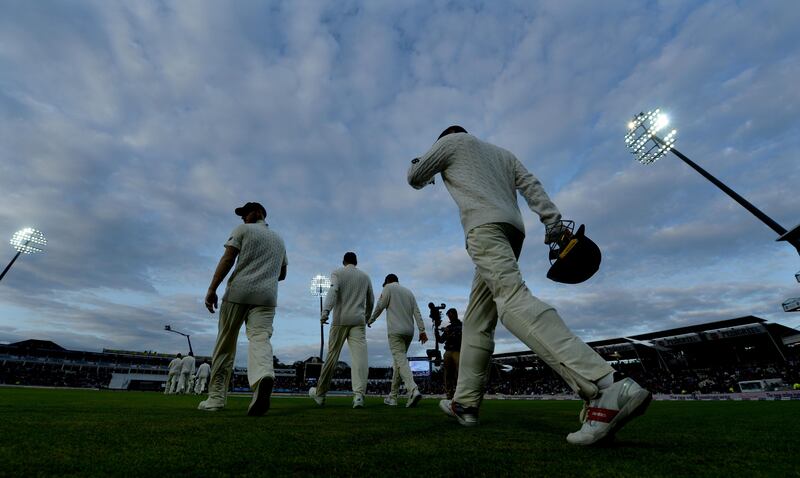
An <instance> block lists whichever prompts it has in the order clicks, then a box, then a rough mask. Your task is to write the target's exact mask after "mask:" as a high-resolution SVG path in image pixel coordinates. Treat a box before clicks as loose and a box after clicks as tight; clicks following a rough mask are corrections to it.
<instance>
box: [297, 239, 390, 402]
mask: <svg viewBox="0 0 800 478" xmlns="http://www.w3.org/2000/svg"><path fill="white" fill-rule="evenodd" d="M357 264H358V258H357V257H356V254H355V252H348V253H346V254H345V255H344V259H343V260H342V266H343V267H341V268H339V269H336V270H335V271H333V272H332V273H331V288H330V289H328V295H327V297H326V298H325V306H324V307H323V309H322V315H321V317H320V321H321V322H322V323H323V324H327V323H328V317H329V315H330V313H331V310H333V324H331V330H330V334H329V336H328V356H327V357H326V359H325V363H324V364H323V365H322V372H320V375H319V380H318V381H317V386H316V387H312V388H311V389H309V390H308V396H309V397H311V398H313V399H314V402H316V404H317V405H319V406H323V405H325V394H327V393H328V390H329V388H330V384H331V379H332V378H333V371H334V369H335V368H336V362H338V360H339V354H340V353H341V351H342V346H343V345H344V342H345V340H346V341H347V343H348V346H349V347H350V357H351V359H352V364H351V368H350V377H351V382H352V386H353V408H364V395H365V394H366V393H367V375H368V373H369V367H368V366H367V332H366V330H367V327H366V325H367V321H368V320H369V318H370V315H371V314H372V304H373V303H374V302H375V296H374V294H373V293H372V281H371V280H370V278H369V276H368V275H367V274H366V273H365V272H363V271H361V270H359V269H357V268H356V265H357Z"/></svg>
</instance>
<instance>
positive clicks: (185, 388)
mask: <svg viewBox="0 0 800 478" xmlns="http://www.w3.org/2000/svg"><path fill="white" fill-rule="evenodd" d="M194 372H195V361H194V354H193V353H192V352H189V355H187V356H186V357H183V359H181V378H180V380H179V381H178V393H190V392H191V385H192V383H191V381H192V375H194Z"/></svg>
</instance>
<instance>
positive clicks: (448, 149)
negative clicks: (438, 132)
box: [408, 135, 455, 189]
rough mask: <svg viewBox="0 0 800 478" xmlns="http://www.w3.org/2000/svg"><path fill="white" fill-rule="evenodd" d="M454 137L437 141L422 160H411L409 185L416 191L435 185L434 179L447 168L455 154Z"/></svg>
mask: <svg viewBox="0 0 800 478" xmlns="http://www.w3.org/2000/svg"><path fill="white" fill-rule="evenodd" d="M452 138H453V135H450V136H449V137H448V136H445V137H444V138H441V139H439V140H438V141H436V142H435V143H434V144H433V146H431V149H429V150H428V152H427V153H425V154H424V155H423V156H422V157H421V158H414V159H413V160H411V167H410V168H408V184H410V185H411V187H413V188H414V189H422V188H424V187H425V186H427V185H428V184H433V177H434V176H436V174H438V173H441V172H442V171H444V170H445V168H447V166H448V164H449V161H450V157H451V156H452V155H453V153H454V152H455V146H454V142H453V140H452Z"/></svg>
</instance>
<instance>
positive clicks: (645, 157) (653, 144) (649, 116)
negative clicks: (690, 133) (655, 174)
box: [625, 109, 677, 164]
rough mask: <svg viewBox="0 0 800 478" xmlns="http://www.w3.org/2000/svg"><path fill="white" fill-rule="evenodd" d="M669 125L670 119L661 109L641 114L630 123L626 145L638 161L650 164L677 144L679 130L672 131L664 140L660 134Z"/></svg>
mask: <svg viewBox="0 0 800 478" xmlns="http://www.w3.org/2000/svg"><path fill="white" fill-rule="evenodd" d="M668 124H669V117H668V116H667V115H665V114H664V113H662V112H661V110H660V109H655V110H653V111H648V112H647V113H639V114H637V115H635V116H634V117H633V118H632V119H631V121H630V122H629V123H628V133H627V134H626V135H625V145H626V146H627V147H628V149H629V150H630V152H631V154H633V155H634V156H635V157H636V160H637V161H639V162H640V163H642V164H650V163H653V162H655V161H657V160H658V159H660V158H661V157H662V156H664V155H665V154H667V153H668V152H669V151H670V149H671V148H672V146H673V145H674V144H675V137H676V135H677V130H674V129H673V130H672V131H670V132H669V133H667V134H666V135H665V136H664V137H663V138H661V137H659V136H658V132H659V131H660V130H662V129H664V128H665V127H666V126H667V125H668Z"/></svg>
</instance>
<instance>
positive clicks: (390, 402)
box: [383, 397, 397, 407]
mask: <svg viewBox="0 0 800 478" xmlns="http://www.w3.org/2000/svg"><path fill="white" fill-rule="evenodd" d="M383 403H384V404H385V405H389V406H390V407H396V406H397V399H396V398H392V397H386V398H384V399H383Z"/></svg>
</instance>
